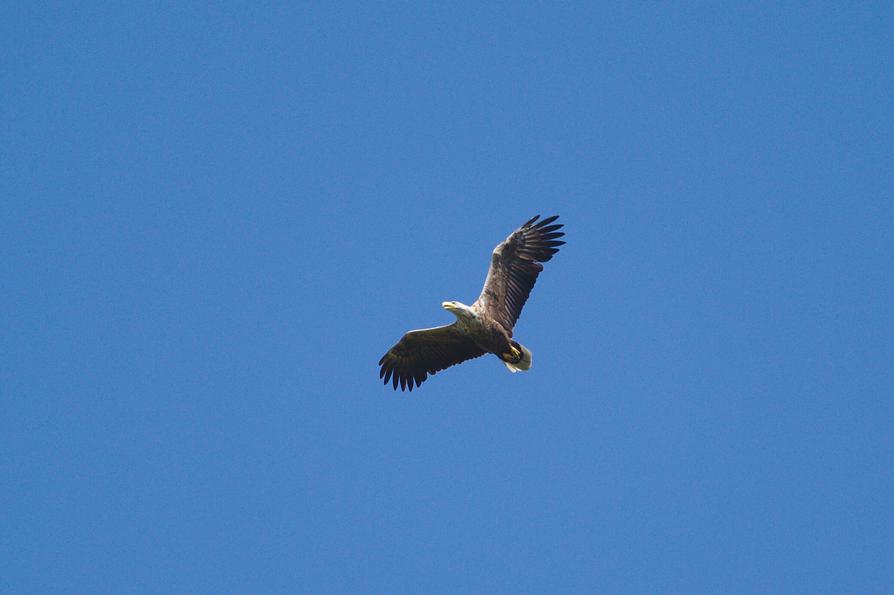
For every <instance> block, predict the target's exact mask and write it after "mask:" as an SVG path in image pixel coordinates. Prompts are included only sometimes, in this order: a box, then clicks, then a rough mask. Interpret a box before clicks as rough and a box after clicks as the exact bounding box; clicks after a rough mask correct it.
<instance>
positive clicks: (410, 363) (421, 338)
mask: <svg viewBox="0 0 894 595" xmlns="http://www.w3.org/2000/svg"><path fill="white" fill-rule="evenodd" d="M558 218H559V216H558V215H554V216H552V217H547V218H546V219H542V220H540V222H539V223H538V222H537V220H538V219H540V215H536V216H535V217H534V218H533V219H530V220H529V221H527V222H526V223H525V224H524V225H522V226H521V227H519V228H518V229H516V230H515V231H514V232H512V233H511V234H510V235H509V237H508V238H506V239H505V240H503V241H502V242H500V244H498V245H497V247H496V248H494V251H493V255H492V256H491V261H490V269H489V270H488V271H487V278H486V279H485V280H484V289H482V290H481V295H479V296H478V299H477V300H475V302H474V303H473V304H472V305H471V306H467V305H465V304H463V303H461V302H456V301H449V302H443V303H442V304H441V307H443V308H444V309H445V310H447V311H448V312H451V313H452V314H453V315H455V316H456V322H454V323H453V324H448V325H446V326H438V327H434V328H427V329H421V330H416V331H410V332H408V333H407V334H406V335H404V336H403V338H401V340H400V341H398V342H397V344H396V345H394V347H392V348H391V349H389V350H388V353H386V354H385V355H383V356H382V359H380V360H379V365H380V366H381V368H380V370H379V378H383V379H384V383H385V384H386V385H387V384H388V382H389V381H390V382H391V384H392V386H393V387H394V389H395V390H397V386H398V384H400V390H402V391H403V390H405V389H407V388H409V389H410V390H411V391H412V390H413V385H414V384H415V385H416V386H420V385H421V384H422V383H423V382H425V380H426V378H428V376H429V375H433V374H435V373H436V372H440V371H441V370H444V369H446V368H449V367H450V366H454V365H456V364H459V363H462V362H464V361H466V360H467V359H472V358H476V357H480V356H482V355H484V354H485V353H493V354H494V355H496V356H497V357H498V358H500V360H502V361H503V363H504V364H505V365H506V367H507V368H509V370H510V371H511V372H518V371H527V370H529V369H530V368H531V363H532V355H531V351H530V350H529V349H528V348H527V347H525V346H524V345H521V344H520V343H518V341H516V340H515V339H513V338H512V329H513V327H514V326H515V322H516V321H517V320H518V317H519V315H520V314H521V311H522V308H523V307H524V305H525V302H526V301H527V299H528V296H529V295H530V294H531V289H532V288H533V287H534V283H535V282H536V281H537V275H539V274H540V271H542V270H543V265H542V264H540V263H541V262H546V261H548V260H550V259H551V258H552V257H553V255H554V254H555V253H556V252H558V251H559V246H561V245H562V244H564V243H565V242H563V241H560V240H559V239H558V238H560V237H562V236H564V235H565V234H564V233H563V232H560V231H559V229H561V228H562V224H560V223H557V224H552V223H553V222H554V221H555V220H556V219H558ZM551 224H552V225H551Z"/></svg>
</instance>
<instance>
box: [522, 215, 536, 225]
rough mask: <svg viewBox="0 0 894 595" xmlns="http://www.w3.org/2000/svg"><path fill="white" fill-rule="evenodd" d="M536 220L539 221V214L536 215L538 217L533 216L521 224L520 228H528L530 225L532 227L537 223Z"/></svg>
mask: <svg viewBox="0 0 894 595" xmlns="http://www.w3.org/2000/svg"><path fill="white" fill-rule="evenodd" d="M538 219H540V215H539V214H538V215H534V216H533V217H531V218H530V219H528V220H527V221H525V222H524V223H523V224H522V227H528V226H530V225H533V224H534V222H535V221H537V220H538Z"/></svg>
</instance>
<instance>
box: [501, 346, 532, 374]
mask: <svg viewBox="0 0 894 595" xmlns="http://www.w3.org/2000/svg"><path fill="white" fill-rule="evenodd" d="M516 345H518V348H519V349H521V352H522V357H521V359H520V360H519V361H518V363H515V364H510V363H509V362H507V361H503V363H504V364H506V367H507V368H509V371H510V372H512V373H513V374H515V373H516V372H527V371H528V370H530V369H531V364H532V363H534V355H533V354H532V353H531V350H530V349H528V348H527V347H525V346H524V345H521V344H519V343H516Z"/></svg>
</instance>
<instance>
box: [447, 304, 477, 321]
mask: <svg viewBox="0 0 894 595" xmlns="http://www.w3.org/2000/svg"><path fill="white" fill-rule="evenodd" d="M441 307H442V308H444V309H445V310H447V311H448V312H452V313H453V314H454V315H455V316H456V317H457V318H475V312H473V311H472V308H470V307H469V306H467V305H465V304H464V303H462V302H443V303H442V304H441Z"/></svg>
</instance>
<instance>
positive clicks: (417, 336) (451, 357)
mask: <svg viewBox="0 0 894 595" xmlns="http://www.w3.org/2000/svg"><path fill="white" fill-rule="evenodd" d="M482 355H484V351H483V350H482V349H481V348H480V347H478V346H477V345H475V342H474V341H472V339H470V338H469V337H468V336H466V335H465V334H463V333H462V332H461V331H460V330H459V329H458V328H457V326H456V324H455V323H454V324H448V325H447V326H438V327H435V328H427V329H422V330H418V331H410V332H408V333H407V334H406V335H404V336H403V338H402V339H401V340H400V341H398V342H397V344H396V345H395V346H394V347H392V348H391V349H389V350H388V353H386V354H385V355H383V356H382V359H380V360H379V365H380V366H382V367H381V369H380V370H379V378H384V379H385V384H388V381H389V380H390V381H391V383H392V385H393V386H394V389H395V390H397V385H398V384H400V390H404V389H405V388H409V389H410V390H411V391H412V390H413V383H414V382H415V383H416V386H419V385H420V384H422V383H423V382H425V379H426V378H428V375H429V374H434V373H435V372H439V371H440V370H444V369H445V368H449V367H450V366H454V365H456V364H458V363H461V362H464V361H466V360H467V359H472V358H473V357H479V356H482Z"/></svg>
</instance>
